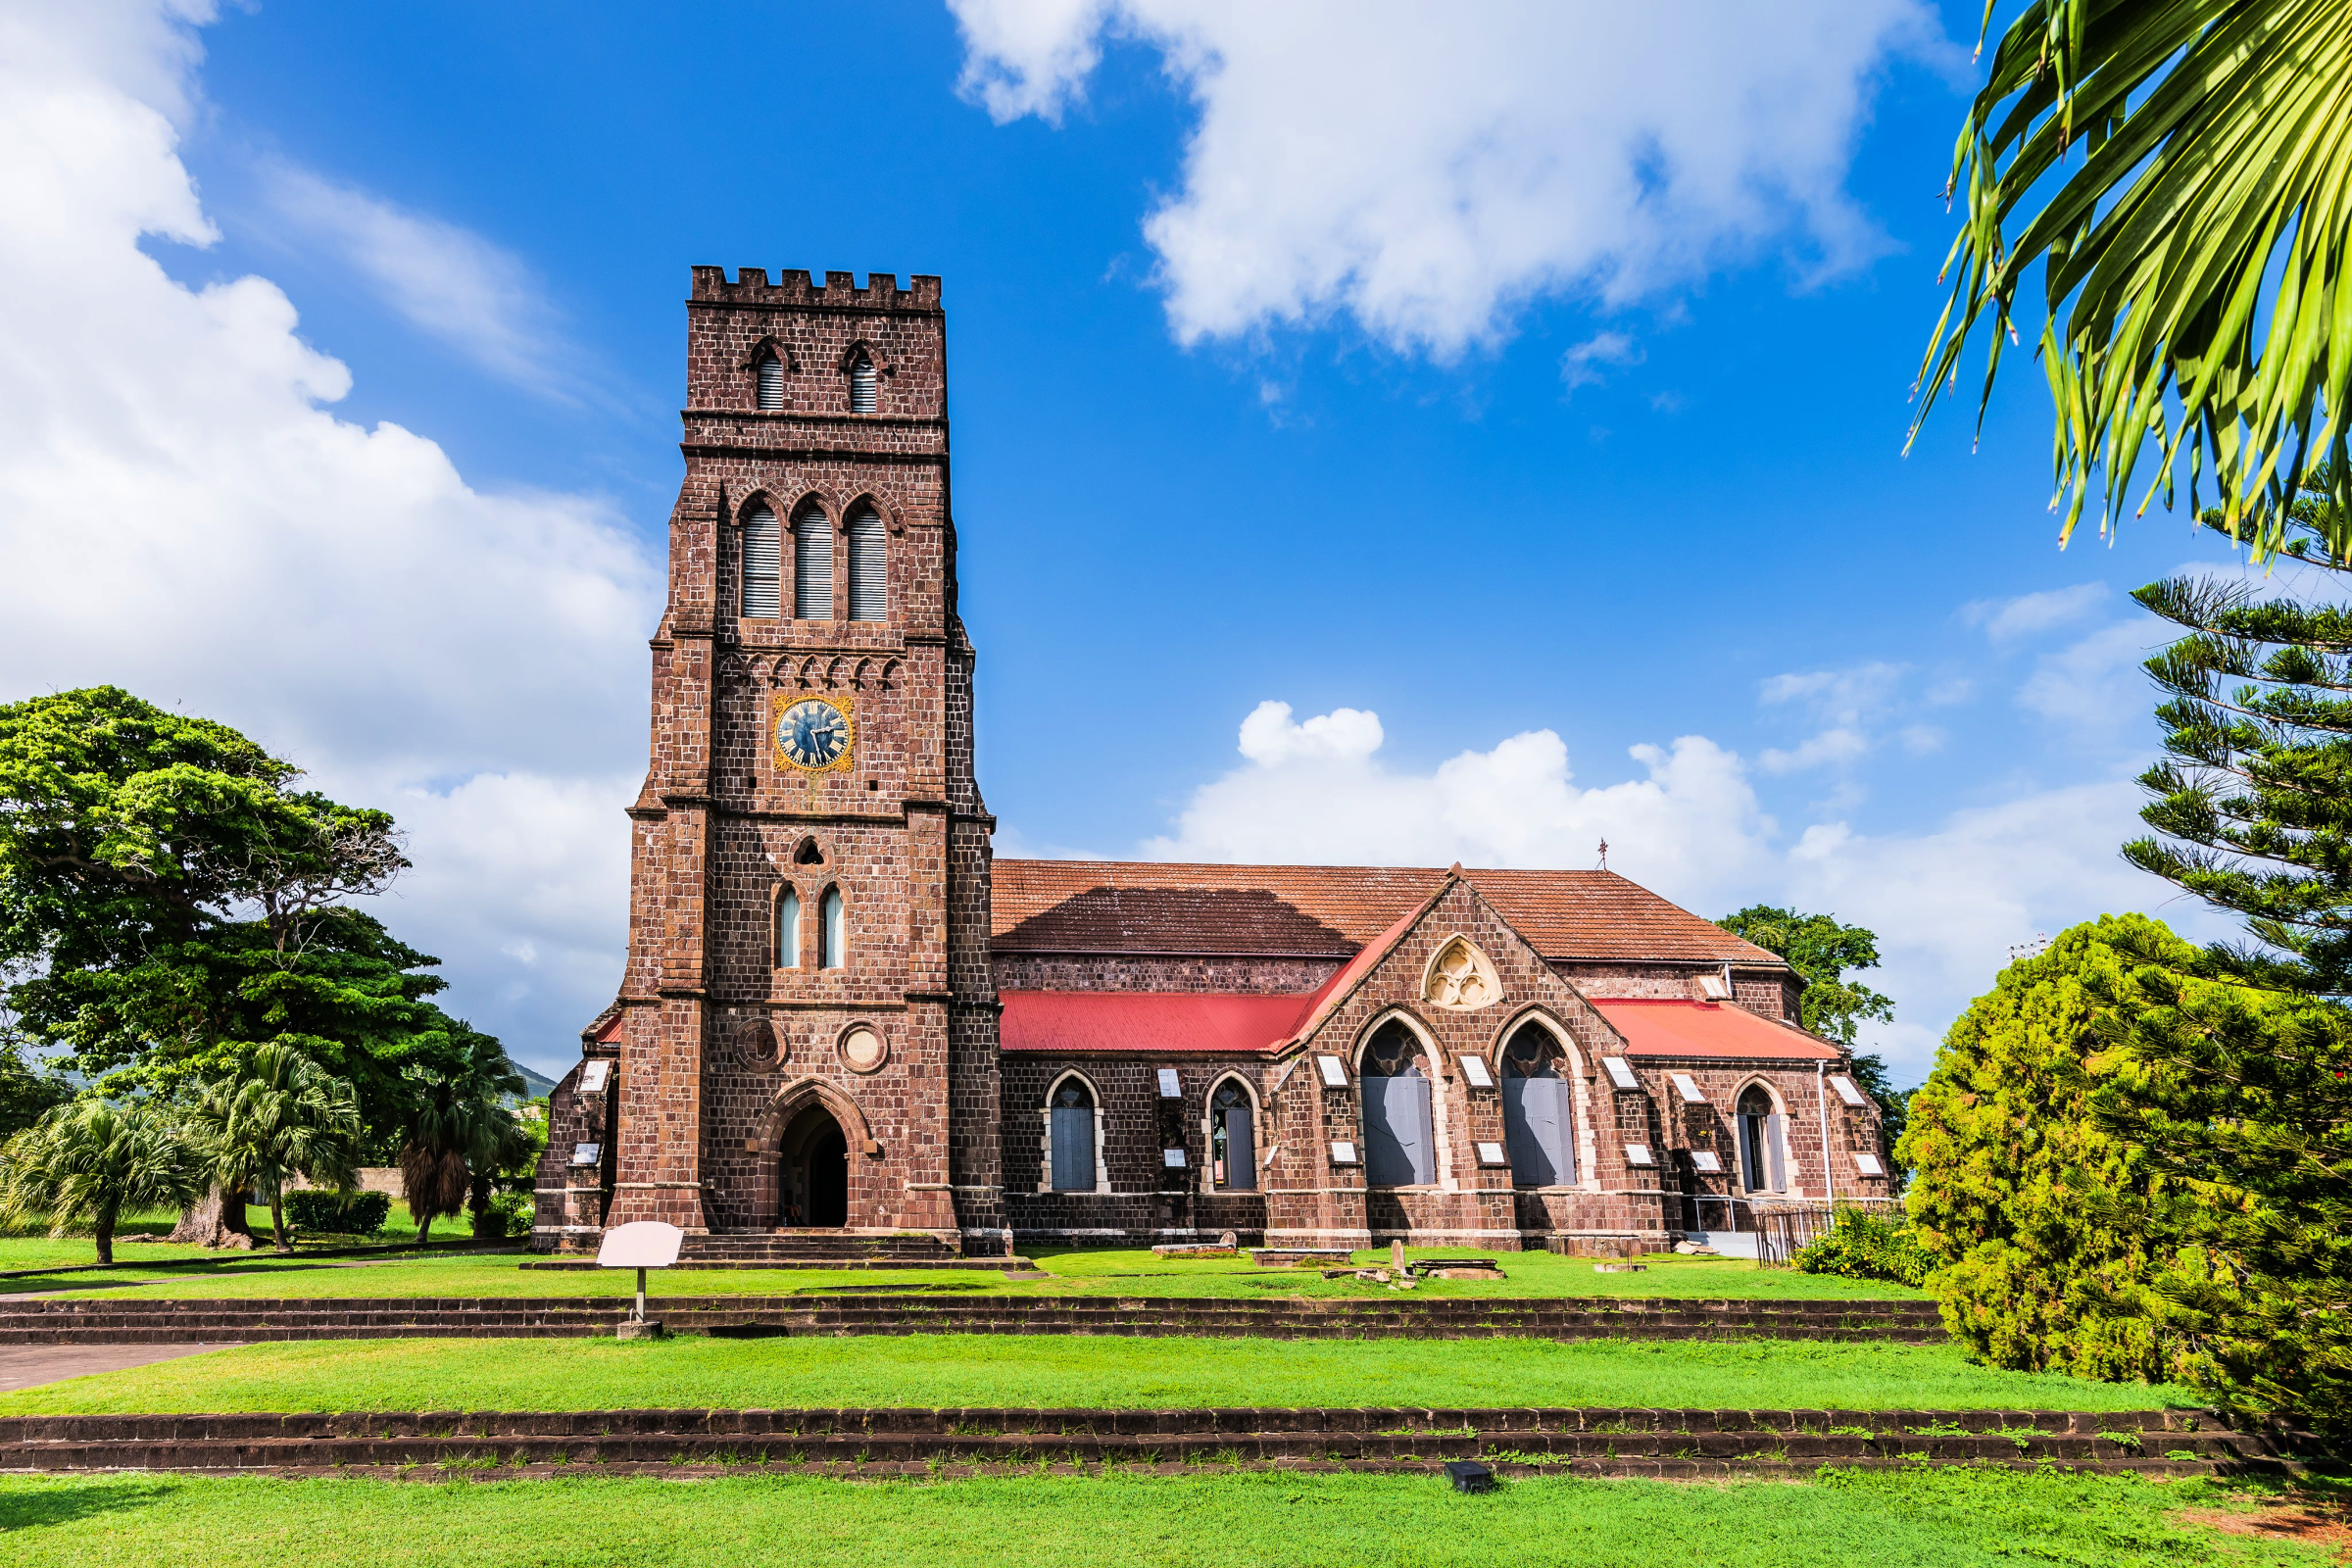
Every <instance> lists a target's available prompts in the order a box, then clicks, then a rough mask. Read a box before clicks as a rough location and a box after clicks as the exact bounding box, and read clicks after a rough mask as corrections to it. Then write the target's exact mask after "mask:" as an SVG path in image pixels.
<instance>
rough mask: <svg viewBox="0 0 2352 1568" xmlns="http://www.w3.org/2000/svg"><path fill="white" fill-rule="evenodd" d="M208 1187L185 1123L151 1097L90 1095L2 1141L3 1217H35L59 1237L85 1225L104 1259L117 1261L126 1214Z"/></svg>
mask: <svg viewBox="0 0 2352 1568" xmlns="http://www.w3.org/2000/svg"><path fill="white" fill-rule="evenodd" d="M203 1188H204V1169H203V1164H202V1161H201V1159H200V1157H199V1156H198V1154H197V1153H196V1152H195V1151H194V1149H193V1148H192V1147H191V1146H190V1145H189V1143H188V1141H187V1139H186V1137H185V1135H184V1131H183V1129H182V1128H180V1127H179V1126H178V1125H176V1124H175V1123H174V1122H173V1120H172V1117H171V1116H170V1114H169V1113H168V1112H167V1111H166V1110H165V1109H164V1108H163V1107H161V1106H159V1105H156V1104H155V1103H151V1102H139V1101H131V1102H124V1103H117V1102H114V1101H110V1100H105V1099H102V1098H99V1097H96V1096H87V1097H84V1098H82V1099H80V1100H76V1101H74V1102H73V1103H70V1104H65V1105H60V1106H57V1107H56V1108H55V1109H53V1110H51V1111H49V1112H48V1114H46V1115H44V1116H43V1117H42V1118H41V1119H40V1120H39V1121H37V1122H35V1123H34V1124H33V1125H32V1126H30V1127H27V1128H25V1130H24V1131H22V1132H20V1133H18V1134H17V1135H16V1136H15V1137H14V1138H11V1139H10V1140H9V1141H8V1143H7V1144H6V1145H5V1146H0V1220H6V1221H9V1222H12V1223H22V1222H24V1221H25V1220H38V1221H41V1222H44V1223H46V1224H47V1225H48V1226H49V1227H50V1234H51V1235H54V1236H62V1235H64V1234H66V1233H67V1232H68V1231H71V1230H74V1229H78V1228H80V1227H82V1226H87V1227H88V1228H89V1231H90V1234H91V1237H92V1238H93V1240H94V1241H95V1242H96V1245H97V1252H98V1261H99V1262H100V1263H112V1262H113V1261H114V1260H115V1222H116V1221H117V1220H118V1219H119V1218H121V1217H122V1215H123V1213H125V1212H127V1211H131V1210H136V1209H141V1208H176V1207H178V1206H179V1205H180V1204H182V1203H185V1202H186V1201H188V1200H189V1199H191V1198H193V1197H194V1196H195V1195H196V1194H197V1193H199V1192H201V1191H202V1190H203Z"/></svg>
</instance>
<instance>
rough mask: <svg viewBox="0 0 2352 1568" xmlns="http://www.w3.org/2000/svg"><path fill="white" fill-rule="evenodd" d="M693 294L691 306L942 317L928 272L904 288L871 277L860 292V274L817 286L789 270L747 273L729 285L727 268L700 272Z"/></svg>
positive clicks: (882, 275) (891, 279)
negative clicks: (934, 314)
mask: <svg viewBox="0 0 2352 1568" xmlns="http://www.w3.org/2000/svg"><path fill="white" fill-rule="evenodd" d="M688 303H689V304H691V305H741V306H773V307H776V308H778V309H790V310H815V309H822V308H827V307H830V308H833V309H837V310H838V309H851V310H860V311H937V310H939V309H940V308H941V307H940V303H939V279H938V278H937V277H936V276H934V275H933V274H931V273H929V272H917V273H915V274H914V275H913V276H912V277H909V278H908V279H907V287H905V288H901V287H899V276H898V274H897V273H896V272H868V273H866V274H865V287H863V288H859V287H858V274H857V273H855V272H827V273H826V274H825V280H824V281H823V282H822V283H818V282H815V281H813V280H812V278H811V276H810V274H809V272H808V271H806V270H803V269H800V268H796V267H788V268H786V269H785V270H783V271H781V272H779V273H778V274H777V275H776V280H775V281H774V282H773V283H770V282H769V281H768V280H767V269H766V268H764V267H742V268H737V269H736V271H735V280H734V281H733V282H729V281H727V270H726V269H725V268H723V267H698V268H695V269H694V292H693V294H692V295H690V296H689V297H688Z"/></svg>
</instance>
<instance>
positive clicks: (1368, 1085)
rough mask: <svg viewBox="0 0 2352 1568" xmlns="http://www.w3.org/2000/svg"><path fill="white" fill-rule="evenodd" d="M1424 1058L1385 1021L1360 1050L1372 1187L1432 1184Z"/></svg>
mask: <svg viewBox="0 0 2352 1568" xmlns="http://www.w3.org/2000/svg"><path fill="white" fill-rule="evenodd" d="M1429 1076H1430V1075H1429V1057H1428V1054H1427V1053H1425V1052H1424V1051H1423V1050H1422V1049H1421V1037H1420V1036H1419V1035H1416V1034H1414V1033H1413V1032H1412V1030H1410V1029H1408V1028H1406V1027H1405V1026H1404V1024H1403V1023H1402V1022H1401V1021H1400V1020H1398V1019H1396V1018H1391V1019H1390V1020H1389V1021H1388V1022H1387V1023H1384V1024H1382V1025H1381V1026H1380V1028H1379V1029H1378V1030H1376V1031H1375V1032H1374V1033H1373V1036H1372V1040H1371V1043H1370V1044H1368V1045H1367V1046H1365V1047H1364V1062H1363V1070H1362V1072H1361V1074H1360V1075H1359V1077H1358V1080H1357V1081H1358V1082H1359V1083H1360V1084H1361V1085H1362V1086H1363V1096H1364V1179H1365V1180H1366V1181H1368V1182H1370V1183H1371V1184H1372V1185H1373V1186H1375V1187H1425V1186H1427V1185H1429V1184H1430V1183H1432V1182H1434V1181H1436V1180H1437V1179H1438V1140H1437V1134H1436V1130H1435V1125H1434V1120H1433V1116H1432V1110H1433V1106H1432V1104H1431V1101H1430V1082H1429Z"/></svg>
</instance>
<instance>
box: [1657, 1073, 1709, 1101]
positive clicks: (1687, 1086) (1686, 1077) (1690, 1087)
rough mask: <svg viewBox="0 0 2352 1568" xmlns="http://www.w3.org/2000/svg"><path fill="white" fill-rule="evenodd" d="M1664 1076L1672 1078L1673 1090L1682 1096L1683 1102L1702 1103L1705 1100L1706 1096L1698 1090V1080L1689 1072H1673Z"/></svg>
mask: <svg viewBox="0 0 2352 1568" xmlns="http://www.w3.org/2000/svg"><path fill="white" fill-rule="evenodd" d="M1666 1076H1667V1077H1669V1078H1672V1079H1673V1080H1674V1092H1675V1093H1676V1094H1678V1095H1680V1096H1682V1097H1683V1103H1684V1104H1686V1105H1703V1104H1705V1103H1707V1097H1706V1096H1704V1095H1702V1094H1700V1093H1699V1092H1698V1080H1697V1079H1695V1078H1693V1077H1691V1075H1690V1074H1689V1073H1687V1072H1673V1073H1668V1074H1667V1075H1666Z"/></svg>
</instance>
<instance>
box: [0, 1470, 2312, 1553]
mask: <svg viewBox="0 0 2352 1568" xmlns="http://www.w3.org/2000/svg"><path fill="white" fill-rule="evenodd" d="M2245 1506H2246V1504H2245V1503H2244V1502H2242V1501H2240V1500H2239V1496H2238V1495H2234V1494H2229V1493H2225V1492H2223V1491H2221V1490H2220V1489H2219V1488H2217V1487H2215V1486H2213V1485H2212V1484H2209V1483H2205V1482H2194V1481H2190V1482H2174V1483H2172V1484H2169V1485H2160V1484H2156V1483H2152V1482H2147V1481H2141V1480H2136V1479H2114V1478H2080V1479H2078V1478H2070V1477H2062V1476H2058V1475H2042V1476H2019V1475H2010V1474H2006V1473H1990V1472H1969V1471H1956V1470H1937V1471H1925V1472H1918V1473H1913V1474H1906V1475H1895V1474H1887V1473H1878V1472H1838V1473H1833V1474H1828V1475H1825V1476H1823V1477H1822V1478H1821V1479H1819V1480H1816V1481H1814V1482H1811V1483H1807V1484H1797V1485H1790V1484H1787V1483H1769V1482H1748V1483H1739V1484H1731V1485H1704V1486H1676V1485H1670V1484H1666V1483H1660V1482H1645V1481H1572V1480H1566V1479H1548V1478H1547V1479H1532V1480H1525V1481H1514V1482H1509V1483H1506V1484H1505V1485H1504V1486H1503V1487H1502V1488H1501V1489H1500V1490H1499V1491H1497V1492H1495V1493H1492V1494H1489V1495H1484V1496H1462V1495H1456V1494H1454V1493H1452V1492H1449V1491H1448V1490H1446V1484H1445V1482H1444V1481H1443V1479H1442V1478H1438V1477H1422V1476H1370V1475H1282V1474H1266V1473H1252V1472H1240V1473H1234V1474H1227V1475H1201V1476H1186V1477H1182V1478H1175V1479H1169V1478H1151V1477H1136V1476H1109V1477H1087V1478H1080V1477H1054V1478H1048V1477H1020V1478H1005V1479H987V1480H966V1481H944V1482H930V1483H922V1482H840V1481H819V1480H809V1479H805V1478H781V1477H779V1478H773V1479H771V1478H766V1477H754V1478H744V1479H732V1478H731V1479H727V1480H721V1481H701V1482H692V1481H666V1480H614V1481H596V1480H583V1481H569V1480H566V1481H534V1482H519V1483H514V1482H510V1483H502V1484H491V1485H482V1484H467V1483H456V1484H450V1485H437V1486H436V1485H419V1484H416V1483H409V1482H385V1481H356V1480H319V1481H268V1480H261V1479H242V1478H241V1479H219V1480H215V1479H197V1478H188V1477H175V1476H80V1477H72V1478H65V1477H57V1478H48V1477H43V1478H37V1479H24V1478H11V1479H7V1480H0V1538H5V1540H6V1541H7V1543H8V1546H9V1552H8V1559H9V1561H10V1563H11V1564H12V1565H21V1568H36V1565H46V1564H58V1565H68V1564H73V1565H79V1564H109V1565H111V1564H118V1563H133V1562H135V1563H140V1564H153V1565H158V1568H170V1565H173V1564H182V1563H185V1564H191V1565H197V1568H217V1565H218V1564H221V1563H236V1564H239V1565H252V1568H268V1565H271V1564H281V1563H282V1564H288V1565H294V1568H334V1565H338V1564H346V1563H349V1564H405V1563H417V1564H427V1563H429V1564H434V1565H437V1568H439V1565H472V1564H517V1565H519V1564H530V1565H534V1568H570V1565H582V1568H585V1565H592V1564H593V1565H608V1564H610V1565H616V1568H617V1565H626V1568H662V1565H664V1564H689V1563H691V1564H697V1565H712V1568H727V1565H733V1564H744V1565H752V1564H759V1565H761V1568H765V1565H769V1564H774V1563H779V1562H790V1563H793V1564H796V1565H809V1568H822V1565H827V1564H843V1565H856V1568H874V1565H876V1564H890V1563H900V1562H921V1563H926V1564H940V1565H943V1568H944V1565H953V1568H969V1565H991V1564H1003V1565H1005V1568H1062V1565H1070V1568H1112V1565H1121V1564H1153V1565H1169V1568H1177V1565H1182V1568H1219V1565H1225V1564H1234V1565H1246V1568H1316V1565H1334V1568H1337V1565H1343V1564H1345V1565H1351V1568H1352V1565H1379V1564H1397V1565H1407V1564H1410V1565H1420V1564H1455V1563H1459V1564H1470V1565H1476V1568H1517V1565H1520V1564H1529V1565H1535V1564H1542V1565H1544V1568H1579V1565H1595V1568H1597V1565H1608V1568H1626V1565H1634V1564H1639V1565H1641V1568H1701V1565H1706V1568H1712V1565H1716V1564H1725V1563H1737V1564H1740V1568H1784V1565H1785V1568H1823V1565H1847V1564H1850V1565H1855V1568H1875V1565H1880V1564H1891V1563H1899V1564H1903V1565H1905V1568H1973V1565H1980V1564H1982V1565H1992V1564H2003V1565H2008V1564H2015V1563H2017V1562H2019V1561H2020V1560H2027V1561H2033V1562H2039V1563H2056V1564H2082V1565H2085V1568H2094V1565H2095V1568H2142V1565H2144V1568H2159V1565H2161V1568H2188V1565H2196V1564H2224V1563H2227V1564H2230V1565H2233V1568H2289V1565H2293V1568H2306V1565H2308V1568H2318V1565H2320V1564H2323V1563H2325V1562H2327V1554H2326V1553H2325V1551H2324V1550H2321V1549H2316V1548H2313V1547H2309V1546H2300V1545H2289V1544H2273V1543H2268V1542H2253V1541H2246V1540H2230V1539H2229V1538H2226V1537H2224V1536H2222V1535H2221V1534H2220V1533H2219V1532H2218V1531H2216V1530H2214V1529H2212V1528H2211V1527H2210V1526H2207V1525H2204V1524H2201V1523H2193V1522H2190V1521H2189V1520H2187V1519H2184V1518H2182V1517H2181V1515H2182V1514H2183V1512H2184V1511H2186V1510H2192V1509H2195V1510H2218V1511H2225V1512H2227V1511H2242V1510H2243V1509H2244V1507H2245Z"/></svg>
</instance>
